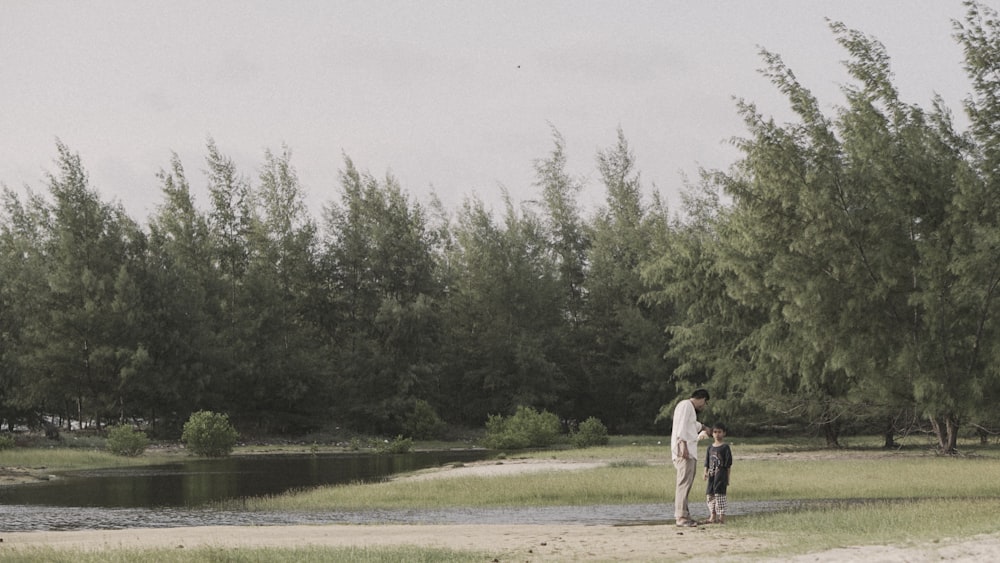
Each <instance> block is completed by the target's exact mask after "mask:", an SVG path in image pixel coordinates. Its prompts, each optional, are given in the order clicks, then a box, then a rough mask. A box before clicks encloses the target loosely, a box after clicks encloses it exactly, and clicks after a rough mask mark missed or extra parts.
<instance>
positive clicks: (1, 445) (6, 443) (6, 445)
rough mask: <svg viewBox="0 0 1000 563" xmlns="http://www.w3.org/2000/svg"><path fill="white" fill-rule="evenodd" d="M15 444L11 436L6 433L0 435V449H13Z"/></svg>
mask: <svg viewBox="0 0 1000 563" xmlns="http://www.w3.org/2000/svg"><path fill="white" fill-rule="evenodd" d="M15 445H16V444H15V443H14V437H13V436H7V435H6V434H5V435H2V436H0V451H3V450H9V449H13V448H14V446H15Z"/></svg>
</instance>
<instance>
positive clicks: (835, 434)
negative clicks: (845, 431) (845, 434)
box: [820, 421, 840, 448]
mask: <svg viewBox="0 0 1000 563" xmlns="http://www.w3.org/2000/svg"><path fill="white" fill-rule="evenodd" d="M820 426H821V427H822V428H823V436H824V437H826V447H828V448H839V447H840V425H839V424H837V423H836V422H832V421H831V422H821V423H820Z"/></svg>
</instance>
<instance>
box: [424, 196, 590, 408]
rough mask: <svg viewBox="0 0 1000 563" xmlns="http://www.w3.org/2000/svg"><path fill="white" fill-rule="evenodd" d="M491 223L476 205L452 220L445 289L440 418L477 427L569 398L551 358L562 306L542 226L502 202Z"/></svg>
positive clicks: (468, 205) (558, 337)
mask: <svg viewBox="0 0 1000 563" xmlns="http://www.w3.org/2000/svg"><path fill="white" fill-rule="evenodd" d="M505 204H506V210H505V214H504V216H503V217H502V220H500V221H498V220H497V219H496V218H495V217H494V216H493V214H492V213H491V212H490V211H489V210H488V209H487V208H486V207H485V206H484V205H483V203H482V202H481V201H479V200H468V201H466V202H465V204H464V205H463V208H462V210H461V211H460V212H459V213H458V216H457V224H456V226H455V228H454V236H455V245H454V252H453V255H452V257H451V258H450V260H451V261H452V263H453V264H455V265H456V270H457V272H456V274H455V276H454V278H453V279H452V280H451V285H450V286H449V289H448V299H447V305H446V306H447V308H446V312H445V318H446V319H447V327H448V329H449V331H448V338H447V346H448V348H447V350H448V352H447V355H446V357H447V358H448V359H449V361H448V369H449V374H448V378H447V381H448V388H449V389H450V390H451V393H452V394H451V397H450V398H449V399H450V400H449V401H448V402H447V403H446V404H447V405H448V408H447V409H445V412H444V414H445V416H448V417H451V418H452V419H453V420H455V421H456V422H461V423H464V424H472V425H478V424H482V423H483V422H485V420H486V417H487V416H488V415H490V414H504V415H506V414H512V413H513V412H514V411H515V410H516V409H517V407H518V406H532V407H534V408H539V409H549V410H555V408H556V406H558V405H560V404H561V402H562V400H563V399H562V397H563V396H564V395H565V394H566V393H568V392H569V391H570V389H569V388H568V382H567V381H566V380H565V379H564V377H563V372H562V369H561V366H560V365H559V364H558V363H557V361H556V360H557V358H559V357H560V356H559V354H560V353H561V348H560V343H561V335H560V334H559V333H560V332H561V331H565V330H566V327H565V325H564V323H565V320H564V319H565V317H564V314H565V309H564V306H563V304H564V303H565V301H564V300H563V299H562V297H563V296H564V295H565V294H564V293H563V291H562V290H563V288H564V287H565V286H564V285H562V284H561V282H560V278H559V273H558V265H557V263H556V262H555V261H554V260H553V259H552V255H551V253H550V251H549V248H550V247H549V246H548V244H547V238H546V232H545V228H544V226H543V224H542V219H541V218H540V217H539V216H538V215H536V214H535V213H532V212H531V211H530V210H521V211H520V212H519V211H518V210H517V209H516V208H515V206H514V204H513V202H512V201H511V200H510V198H509V197H506V199H505Z"/></svg>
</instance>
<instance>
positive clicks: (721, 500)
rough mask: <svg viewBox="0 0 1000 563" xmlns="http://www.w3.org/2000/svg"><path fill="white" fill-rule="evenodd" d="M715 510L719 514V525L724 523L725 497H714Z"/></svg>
mask: <svg viewBox="0 0 1000 563" xmlns="http://www.w3.org/2000/svg"><path fill="white" fill-rule="evenodd" d="M715 510H716V512H718V513H719V523H720V524H725V523H726V495H715Z"/></svg>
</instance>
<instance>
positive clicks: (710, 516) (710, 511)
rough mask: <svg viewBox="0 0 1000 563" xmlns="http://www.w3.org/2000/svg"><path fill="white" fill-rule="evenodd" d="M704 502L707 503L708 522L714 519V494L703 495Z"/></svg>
mask: <svg viewBox="0 0 1000 563" xmlns="http://www.w3.org/2000/svg"><path fill="white" fill-rule="evenodd" d="M705 504H707V505H708V520H707V522H708V523H709V524H712V523H714V522H715V521H716V514H717V513H716V510H715V495H705Z"/></svg>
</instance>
